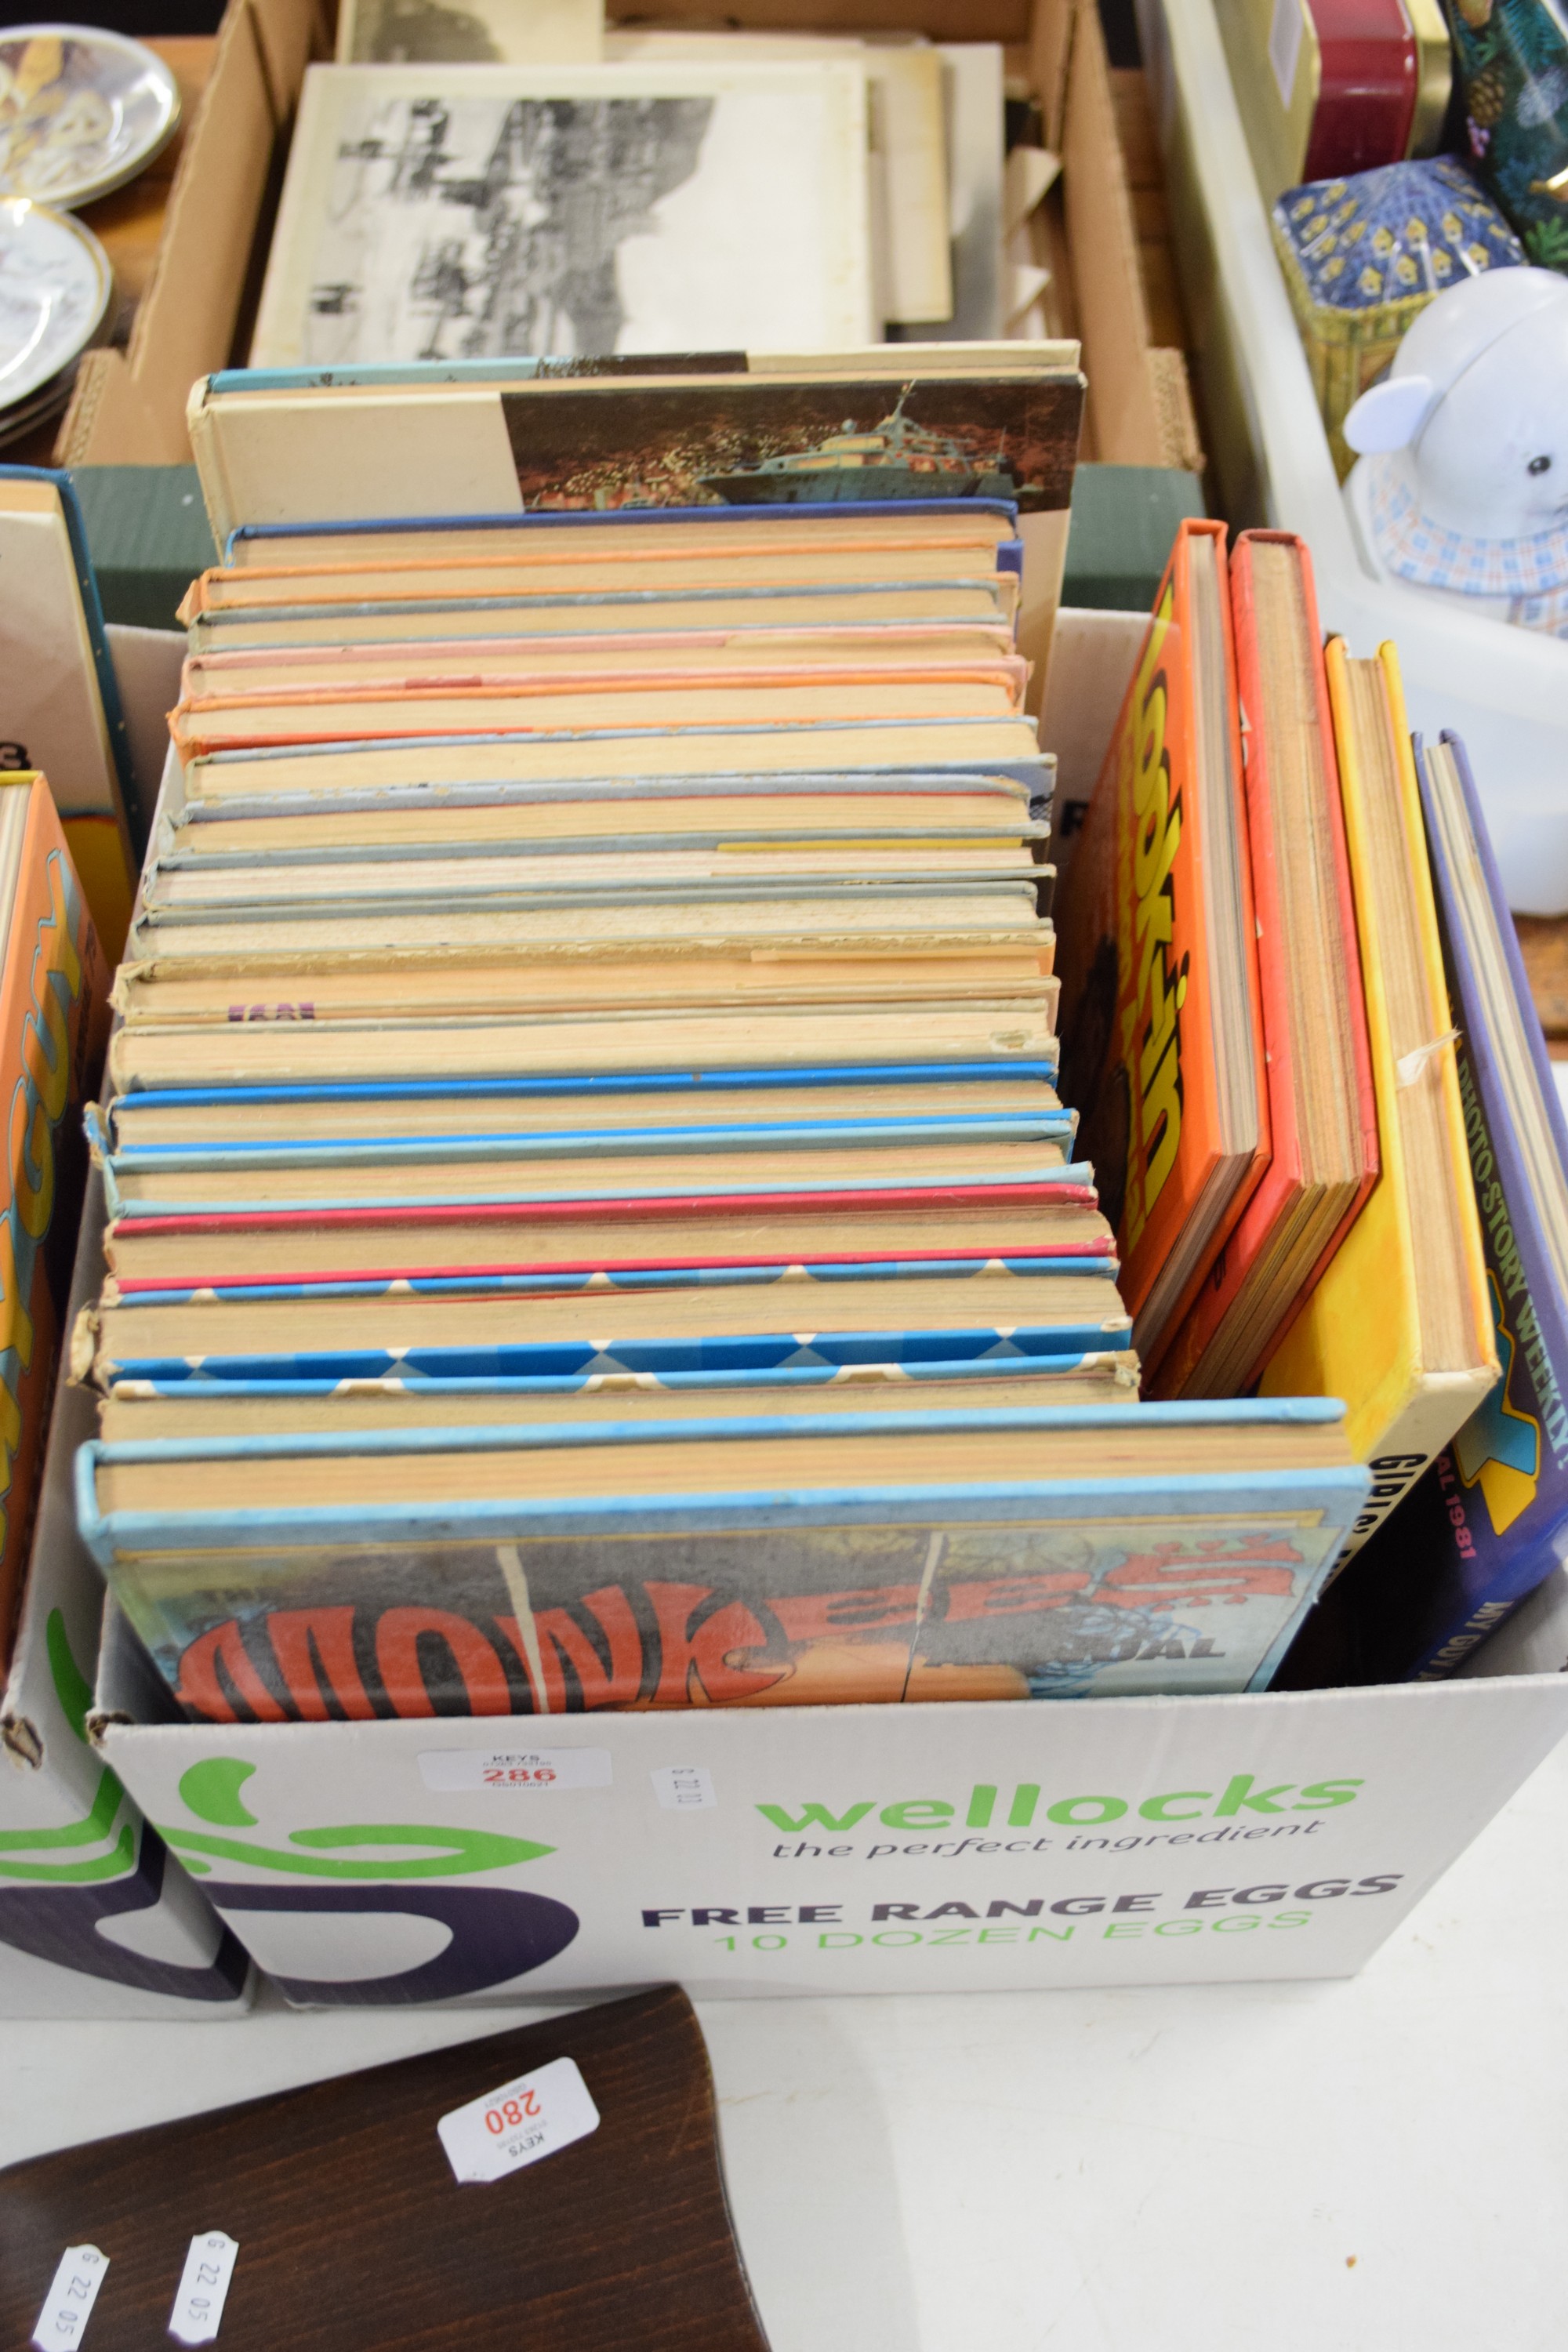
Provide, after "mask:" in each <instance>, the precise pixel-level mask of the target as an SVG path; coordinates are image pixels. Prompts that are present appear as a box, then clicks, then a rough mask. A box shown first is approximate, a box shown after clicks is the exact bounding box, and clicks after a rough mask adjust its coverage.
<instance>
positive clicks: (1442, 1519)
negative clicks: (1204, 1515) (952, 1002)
mask: <svg viewBox="0 0 1568 2352" xmlns="http://www.w3.org/2000/svg"><path fill="white" fill-rule="evenodd" d="M1058 969H1059V971H1060V974H1061V981H1062V1016H1063V1033H1064V1041H1065V1042H1064V1058H1063V1065H1062V1067H1063V1078H1062V1084H1063V1087H1064V1090H1065V1091H1066V1093H1067V1094H1068V1098H1069V1099H1071V1100H1073V1101H1075V1102H1077V1103H1078V1104H1079V1107H1080V1108H1081V1109H1082V1111H1083V1115H1084V1123H1083V1128H1082V1129H1081V1131H1080V1141H1079V1150H1081V1151H1082V1152H1083V1154H1084V1156H1085V1157H1086V1158H1087V1159H1089V1160H1091V1161H1092V1163H1093V1164H1094V1166H1095V1169H1096V1173H1097V1178H1098V1182H1099V1188H1100V1203H1101V1207H1102V1208H1103V1209H1104V1211H1105V1213H1106V1215H1107V1218H1108V1220H1109V1222H1110V1223H1112V1224H1114V1225H1115V1226H1116V1228H1117V1231H1118V1238H1119V1244H1120V1249H1121V1268H1122V1272H1121V1287H1122V1295H1123V1297H1124V1298H1125V1299H1126V1302H1127V1305H1128V1307H1129V1310H1130V1311H1131V1314H1132V1317H1133V1337H1134V1340H1135V1343H1136V1345H1137V1347H1138V1349H1139V1351H1140V1354H1141V1356H1142V1362H1143V1368H1144V1372H1145V1376H1146V1380H1147V1382H1148V1385H1149V1387H1150V1389H1151V1391H1152V1393H1153V1394H1154V1395H1155V1396H1156V1397H1163V1398H1170V1399H1197V1398H1204V1397H1208V1398H1222V1397H1234V1396H1237V1395H1239V1394H1242V1393H1245V1392H1255V1393H1258V1394H1260V1395H1262V1396H1264V1397H1276V1398H1284V1397H1290V1396H1310V1395H1317V1396H1324V1397H1330V1396H1331V1397H1336V1398H1341V1399H1343V1400H1344V1402H1345V1404H1346V1407H1347V1423H1346V1426H1347V1431H1348V1433H1349V1437H1350V1442H1351V1445H1352V1451H1353V1453H1354V1454H1355V1456H1356V1458H1357V1459H1358V1460H1360V1461H1362V1462H1364V1463H1365V1464H1367V1465H1368V1466H1369V1469H1370V1472H1371V1475H1372V1486H1371V1491H1370V1494H1369V1496H1368V1497H1367V1501H1366V1505H1365V1507H1364V1508H1363V1511H1362V1513H1361V1515H1360V1517H1359V1518H1358V1519H1357V1522H1356V1525H1355V1527H1354V1528H1353V1530H1352V1536H1351V1538H1350V1541H1349V1543H1348V1544H1347V1545H1346V1547H1345V1551H1344V1555H1343V1559H1342V1562H1341V1566H1343V1565H1344V1563H1345V1562H1346V1561H1352V1567H1351V1569H1350V1570H1349V1572H1348V1573H1347V1574H1346V1575H1345V1576H1344V1578H1343V1579H1342V1580H1340V1581H1337V1582H1335V1584H1334V1589H1333V1591H1332V1593H1331V1595H1330V1597H1329V1598H1328V1599H1327V1600H1326V1601H1325V1602H1324V1605H1323V1608H1322V1609H1321V1610H1320V1611H1319V1612H1317V1613H1316V1617H1315V1620H1314V1622H1313V1623H1312V1625H1311V1627H1310V1631H1309V1633H1307V1635H1306V1636H1305V1637H1304V1641H1303V1644H1302V1647H1301V1650H1300V1655H1299V1656H1298V1658H1297V1659H1295V1660H1294V1661H1293V1662H1292V1666H1291V1676H1292V1679H1296V1680H1300V1681H1303V1682H1306V1683H1309V1684H1313V1683H1317V1682H1321V1681H1328V1682H1339V1681H1343V1680H1348V1679H1366V1680H1384V1679H1395V1678H1398V1677H1400V1676H1402V1675H1427V1674H1440V1673H1443V1672H1447V1671H1451V1670H1452V1668H1453V1666H1454V1665H1456V1664H1458V1662H1459V1660H1460V1659H1461V1658H1462V1657H1463V1656H1464V1655H1466V1654H1468V1650H1469V1649H1470V1648H1471V1647H1472V1646H1473V1645H1474V1643H1475V1642H1476V1641H1477V1640H1479V1639H1480V1638H1481V1636H1482V1635H1483V1634H1484V1633H1485V1632H1486V1631H1488V1630H1489V1627H1490V1626H1491V1625H1493V1624H1495V1623H1497V1622H1500V1620H1501V1618H1502V1617H1503V1616H1505V1615H1506V1614H1507V1612H1508V1610H1509V1608H1510V1607H1511V1606H1512V1605H1513V1603H1514V1602H1515V1601H1517V1600H1519V1599H1520V1598H1521V1597H1522V1595H1523V1594H1524V1593H1525V1592H1527V1591H1530V1590H1531V1588H1532V1586H1533V1585H1534V1584H1535V1583H1538V1582H1539V1581H1540V1580H1541V1579H1542V1577H1543V1576H1544V1575H1546V1574H1547V1573H1548V1571H1549V1570H1550V1569H1551V1568H1552V1565H1553V1563H1554V1561H1555V1559H1556V1558H1557V1549H1558V1546H1559V1544H1560V1541H1561V1540H1562V1538H1563V1530H1564V1529H1565V1528H1568V1489H1565V1486H1564V1480H1563V1470H1564V1468H1565V1467H1568V1417H1565V1416H1564V1411H1563V1402H1562V1398H1563V1388H1562V1382H1563V1381H1564V1380H1568V1282H1565V1280H1564V1276H1565V1274H1568V1180H1565V1178H1564V1172H1563V1171H1564V1160H1568V1136H1565V1135H1564V1132H1563V1121H1562V1116H1561V1112H1560V1110H1559V1108H1558V1104H1557V1098H1556V1095H1555V1090H1554V1087H1553V1086H1552V1078H1551V1074H1550V1070H1549V1067H1548V1065H1547V1061H1546V1055H1545V1049H1544V1046H1543V1044H1542V1039H1541V1034H1540V1029H1539V1024H1538V1023H1537V1022H1536V1020H1535V1016H1534V1013H1533V1009H1532V1008H1531V1001H1530V995H1529V991H1528V988H1527V987H1526V986H1525V985H1524V982H1523V975H1522V971H1521V968H1520V964H1519V956H1518V949H1517V944H1516V942H1515V940H1514V937H1513V931H1512V927H1511V923H1510V918H1509V914H1508V909H1507V903H1506V900H1505V898H1503V895H1502V890H1501V886H1500V882H1499V880H1498V877H1497V873H1496V868H1495V866H1494V865H1493V864H1492V860H1491V853H1490V849H1489V845H1488V843H1487V840H1486V834H1485V827H1484V824H1483V823H1482V820H1481V816H1480V813H1479V803H1478V802H1477V800H1476V796H1475V793H1474V791H1473V789H1472V787H1471V784H1470V782H1469V778H1468V770H1467V768H1466V765H1465V760H1464V753H1463V748H1462V746H1460V745H1458V743H1457V742H1456V741H1454V740H1452V739H1449V738H1445V740H1443V742H1442V743H1440V744H1439V745H1437V746H1436V747H1434V748H1433V749H1431V750H1430V751H1428V750H1426V748H1425V747H1423V745H1422V744H1421V743H1420V741H1419V740H1415V739H1413V738H1412V736H1411V733H1410V730H1409V727H1408V724H1407V721H1406V719H1405V706H1404V698H1403V694H1402V691H1401V688H1400V681H1399V669H1398V663H1397V660H1396V658H1395V656H1394V648H1393V647H1392V646H1384V647H1383V648H1382V650H1381V652H1380V653H1379V654H1378V656H1376V657H1375V658H1374V659H1366V660H1358V659H1352V657H1351V656H1350V655H1349V654H1348V652H1347V650H1346V648H1345V646H1344V645H1343V643H1342V641H1340V640H1338V639H1333V640H1331V641H1330V643H1329V645H1328V646H1327V647H1326V649H1325V648H1324V647H1323V646H1322V642H1321V635H1320V631H1319V625H1318V616H1317V611H1316V605H1315V601H1314V597H1313V592H1312V579H1311V567H1310V559H1309V557H1308V554H1307V551H1306V549H1305V547H1304V546H1303V545H1302V544H1301V542H1300V541H1299V540H1296V539H1294V538H1292V537H1290V536H1289V534H1286V533H1282V532H1271V531H1254V532H1247V533H1244V534H1243V535H1242V537H1241V538H1240V539H1239V540H1238V541H1237V545H1236V548H1235V550H1234V551H1233V552H1232V554H1231V556H1230V558H1229V560H1228V562H1227V559H1226V548H1225V531H1224V527H1223V525H1220V524H1217V523H1205V522H1193V523H1187V524H1184V526H1183V528H1182V530H1181V533H1180V534H1179V536H1178V539H1177V542H1176V546H1175V550H1174V551H1173V557H1172V562H1171V568H1170V571H1169V573H1168V574H1167V577H1166V580H1165V583H1164V584H1163V588H1162V591H1161V593H1160V596H1159V598H1158V600H1157V604H1156V609H1155V613H1154V615H1153V618H1152V624H1151V627H1150V631H1149V635H1148V636H1147V639H1146V640H1145V644H1144V646H1143V650H1142V656H1141V659H1140V662H1139V665H1138V667H1137V671H1136V674H1135V676H1134V677H1133V679H1132V682H1131V688H1130V690H1129V694H1128V698H1127V702H1126V705H1125V707H1124V709H1123V712H1122V717H1121V723H1120V725H1119V727H1118V730H1117V735H1116V739H1115V740H1114V741H1113V743H1112V746H1111V750H1110V755H1109V757H1108V760H1107V762H1106V766H1105V769H1104V771H1103V772H1102V774H1101V777H1100V782H1099V784H1098V785H1097V787H1096V790H1095V793H1094V797H1093V800H1092V802H1091V803H1090V807H1089V814H1088V816H1087V819H1086V823H1085V827H1084V834H1083V838H1082V843H1081V845H1080V846H1079V849H1078V851H1077V855H1076V857H1075V861H1074V864H1073V867H1072V888H1071V893H1070V901H1069V904H1068V906H1067V908H1064V909H1063V914H1062V922H1061V940H1060V945H1059V952H1058ZM1554 1358H1555V1362H1554ZM1559 1367H1561V1369H1559ZM1554 1433H1555V1434H1554ZM1363 1548H1364V1550H1363ZM1357 1554H1363V1557H1362V1558H1359V1559H1353V1558H1352V1556H1354V1555H1357ZM1325 1629H1328V1631H1325Z"/></svg>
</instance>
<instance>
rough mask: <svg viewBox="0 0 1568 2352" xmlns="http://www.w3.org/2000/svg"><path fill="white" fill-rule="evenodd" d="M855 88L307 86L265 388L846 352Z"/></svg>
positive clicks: (848, 74)
mask: <svg viewBox="0 0 1568 2352" xmlns="http://www.w3.org/2000/svg"><path fill="white" fill-rule="evenodd" d="M872 310H873V294H872V269H871V259H870V252H869V227H868V194H867V141H866V84H865V72H864V68H863V67H860V66H858V65H856V64H853V63H850V62H848V61H845V62H842V63H816V62H814V63H811V64H809V65H807V64H801V65H787V64H774V63H768V64H755V65H750V66H741V67H735V66H716V65H708V64H693V65H690V66H653V65H642V64H639V65H637V66H632V65H626V66H614V65H611V66H598V67H580V68H513V67H504V66H503V67H489V66H452V67H443V66H440V65H436V64H432V65H430V66H428V67H422V68H415V67H410V66H395V67H391V68H384V67H377V66H325V67H315V68H311V70H310V75H309V76H308V78H307V81H306V89H305V97H304V100H303V103H302V106H301V109H300V123H299V128H298V130H297V131H296V134H295V139H294V147H293V152H292V154H291V156H290V158H289V173H288V178H287V181H286V183H285V186H284V194H283V203H282V207H281V210H280V213H279V227H278V235H277V236H276V238H275V240H274V244H273V250H272V257H271V260H270V262H269V263H268V274H267V282H266V287H265V289H264V291H263V296H262V303H261V312H260V317H259V320H258V325H257V331H256V337H255V340H254V341H253V343H252V346H251V353H250V359H251V364H252V366H256V367H300V366H303V367H346V366H364V365H374V364H376V363H384V362H402V363H406V362H411V361H421V360H423V361H443V362H451V361H461V360H470V361H483V360H488V359H498V358H505V357H513V356H521V355H531V354H552V355H558V356H562V357H568V358H582V357H601V356H604V355H606V354H609V353H615V352H679V351H689V352H700V351H721V350H730V351H744V350H747V349H752V350H773V351H790V352H803V353H804V352H814V351H830V350H836V349H844V348H854V347H855V346H857V345H861V344H864V343H865V342H867V341H868V340H870V337H871V328H872Z"/></svg>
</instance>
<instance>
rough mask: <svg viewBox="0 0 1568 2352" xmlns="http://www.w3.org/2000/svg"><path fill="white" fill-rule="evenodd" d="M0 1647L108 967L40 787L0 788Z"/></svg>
mask: <svg viewBox="0 0 1568 2352" xmlns="http://www.w3.org/2000/svg"><path fill="white" fill-rule="evenodd" d="M0 930H3V932H4V939H5V945H4V949H3V950H0V1089H3V1095H4V1100H5V1103H6V1104H7V1105H8V1106H9V1114H8V1129H7V1136H8V1140H7V1143H6V1148H5V1163H4V1169H3V1171H0V1657H3V1656H4V1655H5V1654H8V1652H9V1648H10V1639H11V1629H12V1625H13V1623H14V1622H15V1618H16V1601H17V1598H18V1595H19V1594H20V1591H21V1587H22V1579H23V1574H24V1572H25V1570H26V1559H27V1548H28V1544H29V1542H30V1540H31V1537H32V1527H33V1510H34V1504H35V1501H36V1499H37V1480H38V1472H39V1469H40V1467H41V1465H42V1457H43V1451H44V1433H45V1429H46V1427H47V1422H48V1412H49V1399H50V1396H51V1394H52V1392H53V1389H54V1376H55V1367H56V1364H57V1362H58V1356H59V1339H60V1324H61V1319H62V1317H63V1315H64V1312H65V1304H66V1297H67V1294H68V1290H69V1287H70V1277H71V1263H72V1260H73V1258H74V1257H75V1255H76V1242H77V1228H78V1225H79V1222H80V1214H81V1199H82V1190H83V1185H84V1182H85V1180H86V1174H87V1147H86V1142H85V1139H84V1138H83V1135H82V1131H81V1107H82V1101H83V1098H84V1097H86V1096H88V1095H89V1094H90V1093H92V1092H95V1091H96V1089H97V1086H98V1078H99V1073H100V1068H101V1066H102V1062H103V1048H104V1044H105V1040H106V1039H107V1036H108V1034H109V974H108V972H107V971H105V969H104V962H103V956H102V952H101V950H100V948H99V944H98V935H97V933H96V932H95V931H94V929H93V927H92V918H91V916H90V915H89V912H88V910H87V904H86V901H85V899H84V898H83V896H82V891H81V885H80V883H79V881H78V879H77V876H76V869H75V867H74V866H72V864H71V859H70V852H69V850H68V848H67V846H66V838H65V835H64V833H63V832H62V831H61V828H60V820H59V818H58V815H57V814H56V811H55V804H54V802H53V800H52V799H51V797H50V794H49V788H48V786H47V784H46V783H45V782H44V780H43V778H42V777H41V776H36V775H15V776H9V777H7V778H6V779H5V785H4V787H0Z"/></svg>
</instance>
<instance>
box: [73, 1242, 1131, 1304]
mask: <svg viewBox="0 0 1568 2352" xmlns="http://www.w3.org/2000/svg"><path fill="white" fill-rule="evenodd" d="M193 1247H194V1248H195V1249H196V1250H199V1249H200V1248H201V1243H200V1241H199V1240H198V1241H196V1242H195V1243H194V1244H193ZM1116 1271H1117V1267H1116V1261H1115V1259H1114V1258H1112V1257H1110V1256H1096V1255H1089V1253H1087V1252H1086V1253H1085V1255H1082V1256H1081V1257H1049V1258H1009V1257H992V1258H984V1259H980V1258H972V1257H971V1258H921V1259H914V1260H910V1261H906V1262H888V1261H884V1262H882V1263H880V1264H878V1265H868V1264H867V1263H866V1262H865V1261H864V1260H863V1259H860V1260H857V1259H846V1260H844V1261H843V1262H841V1263H840V1264H837V1265H830V1264H826V1263H822V1262H817V1263H807V1264H797V1265H783V1264H780V1265H716V1266H715V1265H660V1266H650V1267H646V1268H641V1269H636V1270H628V1269H626V1268H625V1267H603V1266H601V1267H596V1268H595V1270H594V1271H593V1272H592V1273H590V1274H580V1273H567V1274H559V1273H529V1274H408V1275H403V1274H399V1275H387V1274H368V1275H363V1276H345V1275H332V1276H323V1277H322V1279H321V1280H320V1281H312V1280H310V1278H309V1277H307V1278H305V1279H303V1280H300V1281H297V1282H262V1281H255V1282H248V1281H224V1282H203V1283H190V1284H184V1285H178V1284H174V1283H170V1284H167V1285H163V1286H159V1287H158V1288H157V1289H143V1288H142V1286H140V1284H138V1286H136V1288H135V1289H133V1290H120V1291H119V1292H118V1293H117V1297H118V1298H119V1300H120V1303H121V1305H124V1306H128V1307H132V1306H133V1307H194V1306H198V1305H200V1306H213V1305H218V1304H221V1305H223V1306H226V1307H243V1306H253V1305H255V1304H257V1303H258V1301H260V1300H263V1299H271V1298H292V1299H304V1300H315V1299H324V1298H394V1297H395V1298H540V1297H543V1298H562V1297H578V1296H586V1295H588V1294H589V1293H592V1294H593V1295H594V1296H595V1297H604V1296H606V1295H609V1294H611V1293H614V1292H616V1291H619V1292H622V1293H624V1294H630V1293H644V1292H647V1291H650V1290H701V1289H718V1290H728V1289H736V1288H741V1289H747V1288H750V1289H766V1288H767V1287H768V1286H770V1285H771V1284H773V1283H803V1282H805V1283H810V1282H823V1283H826V1282H919V1281H926V1280H930V1281H937V1280H944V1281H949V1282H963V1281H964V1280H966V1279H969V1278H972V1277H973V1276H977V1275H982V1274H985V1275H991V1274H1009V1275H1019V1276H1028V1277H1030V1278H1031V1279H1038V1280H1042V1281H1048V1280H1049V1279H1050V1278H1051V1276H1053V1275H1054V1276H1068V1275H1071V1276H1079V1278H1081V1277H1082V1276H1085V1275H1097V1274H1098V1275H1104V1276H1106V1278H1107V1279H1108V1280H1113V1279H1114V1277H1115V1275H1116ZM1042 1295H1043V1294H1042Z"/></svg>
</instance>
